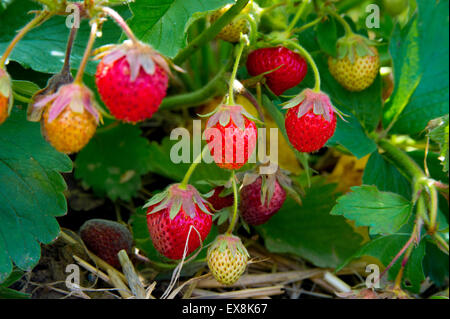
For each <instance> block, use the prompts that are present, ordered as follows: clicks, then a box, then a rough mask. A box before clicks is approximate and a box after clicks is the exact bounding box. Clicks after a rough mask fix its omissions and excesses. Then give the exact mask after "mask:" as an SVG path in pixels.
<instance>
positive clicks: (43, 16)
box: [0, 10, 53, 68]
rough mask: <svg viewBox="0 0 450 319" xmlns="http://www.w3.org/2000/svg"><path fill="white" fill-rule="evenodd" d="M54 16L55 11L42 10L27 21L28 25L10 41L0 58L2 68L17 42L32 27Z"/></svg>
mask: <svg viewBox="0 0 450 319" xmlns="http://www.w3.org/2000/svg"><path fill="white" fill-rule="evenodd" d="M52 16H53V13H50V12H48V11H45V10H44V11H41V13H40V14H38V15H37V16H35V17H34V19H33V20H31V21H30V22H28V23H27V25H26V26H24V27H23V28H22V29H21V30H20V31H19V33H17V35H16V36H15V37H14V39H13V40H12V41H11V42H10V43H9V45H8V47H7V48H6V50H5V53H3V55H2V57H1V59H0V68H3V67H4V66H5V62H6V59H8V57H9V55H10V54H11V52H12V50H13V49H14V47H15V46H16V44H17V43H18V42H19V41H20V40H21V39H22V38H23V37H24V36H25V34H27V33H28V32H29V31H30V30H31V29H33V28H34V27H35V26H37V25H38V24H40V23H42V22H44V21H45V20H48V19H49V18H51V17H52Z"/></svg>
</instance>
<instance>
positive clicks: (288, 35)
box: [286, 0, 308, 38]
mask: <svg viewBox="0 0 450 319" xmlns="http://www.w3.org/2000/svg"><path fill="white" fill-rule="evenodd" d="M307 4H308V1H307V0H304V1H303V2H302V4H301V5H300V7H299V8H298V10H297V13H296V14H295V17H294V19H292V21H291V23H290V24H289V26H288V28H287V29H286V34H287V38H289V37H290V36H291V35H292V30H293V29H294V27H295V25H296V24H297V22H298V20H299V19H300V18H301V16H302V14H303V11H305V8H306V5H307Z"/></svg>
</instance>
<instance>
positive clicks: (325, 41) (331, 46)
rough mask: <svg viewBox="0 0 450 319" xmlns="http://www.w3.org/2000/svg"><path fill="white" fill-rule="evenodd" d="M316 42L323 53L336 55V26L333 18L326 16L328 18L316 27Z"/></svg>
mask: <svg viewBox="0 0 450 319" xmlns="http://www.w3.org/2000/svg"><path fill="white" fill-rule="evenodd" d="M316 33H317V42H319V46H320V48H321V49H322V51H324V52H325V53H327V54H329V55H331V56H336V55H337V49H336V42H337V28H336V22H335V20H334V18H332V17H330V16H328V19H327V20H326V21H324V22H321V23H319V24H318V25H317V27H316Z"/></svg>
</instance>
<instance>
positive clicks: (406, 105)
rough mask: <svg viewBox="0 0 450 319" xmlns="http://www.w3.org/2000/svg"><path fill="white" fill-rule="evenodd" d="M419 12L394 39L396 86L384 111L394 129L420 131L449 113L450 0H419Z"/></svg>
mask: <svg viewBox="0 0 450 319" xmlns="http://www.w3.org/2000/svg"><path fill="white" fill-rule="evenodd" d="M417 4H418V7H419V10H418V16H417V17H415V18H414V20H413V21H411V23H410V24H409V25H408V26H407V27H406V28H405V29H404V30H399V29H398V27H397V29H396V31H395V32H394V37H393V38H392V40H391V47H390V50H391V54H392V57H393V61H394V78H395V79H396V81H395V86H396V88H395V89H394V92H393V95H392V97H391V99H390V102H389V104H388V105H387V107H386V111H385V113H384V119H383V123H384V126H385V127H387V126H388V125H389V123H391V122H392V121H393V120H396V122H395V124H394V125H393V127H392V133H397V134H419V133H421V132H422V130H423V128H424V127H425V126H426V125H427V123H428V121H430V120H431V119H434V118H436V117H439V116H442V115H444V114H446V113H448V107H449V104H448V101H449V95H448V92H449V33H448V32H449V20H448V11H449V3H448V1H437V2H433V3H432V4H430V2H429V1H426V0H418V1H417Z"/></svg>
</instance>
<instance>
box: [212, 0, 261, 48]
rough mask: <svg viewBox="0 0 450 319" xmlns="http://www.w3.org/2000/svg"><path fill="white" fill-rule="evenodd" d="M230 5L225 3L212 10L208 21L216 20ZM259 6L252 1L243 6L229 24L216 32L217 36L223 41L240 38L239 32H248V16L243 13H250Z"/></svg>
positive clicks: (233, 40)
mask: <svg viewBox="0 0 450 319" xmlns="http://www.w3.org/2000/svg"><path fill="white" fill-rule="evenodd" d="M231 7H232V4H229V5H226V6H224V7H222V8H220V9H218V10H216V11H214V12H213V13H212V14H211V15H210V16H209V21H210V22H211V23H214V22H216V21H217V20H218V19H219V18H220V17H221V16H222V15H223V14H224V13H225V12H227V11H228V9H230V8H231ZM258 8H259V7H257V5H256V4H255V3H253V1H249V3H248V4H247V5H246V6H245V7H244V9H243V10H242V11H241V14H240V15H238V16H237V17H236V18H234V19H233V21H231V22H230V23H229V24H227V25H226V26H225V27H223V29H222V30H221V31H220V32H219V33H218V34H217V38H219V39H222V40H224V41H228V42H232V43H236V42H239V40H240V34H241V32H242V34H248V33H249V32H250V23H249V22H248V20H247V19H248V17H245V15H247V14H250V12H251V11H252V12H253V11H255V10H257V9H258Z"/></svg>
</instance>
